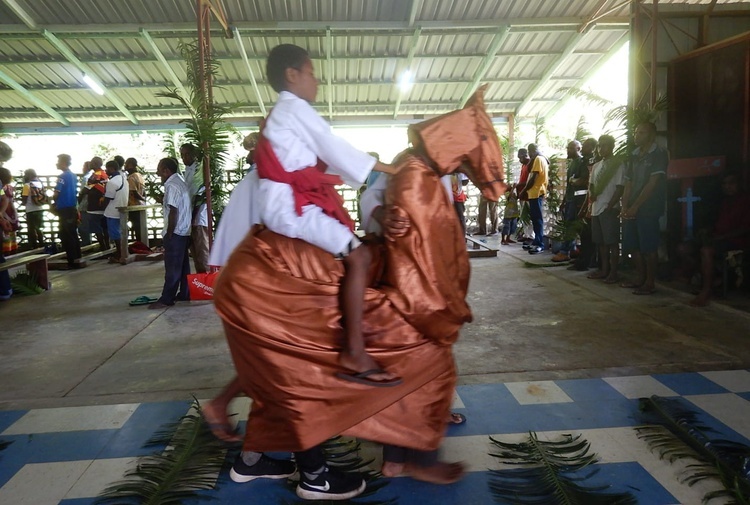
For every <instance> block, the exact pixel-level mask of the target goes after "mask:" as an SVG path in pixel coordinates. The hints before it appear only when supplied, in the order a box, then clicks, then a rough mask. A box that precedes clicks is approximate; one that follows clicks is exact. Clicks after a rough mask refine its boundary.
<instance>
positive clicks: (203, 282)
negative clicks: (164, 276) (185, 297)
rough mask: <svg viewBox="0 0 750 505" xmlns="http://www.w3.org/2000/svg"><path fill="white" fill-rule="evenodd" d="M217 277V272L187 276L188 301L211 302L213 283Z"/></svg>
mask: <svg viewBox="0 0 750 505" xmlns="http://www.w3.org/2000/svg"><path fill="white" fill-rule="evenodd" d="M218 276H219V272H208V273H203V274H188V276H187V279H188V289H189V290H190V300H212V299H213V297H214V283H215V282H216V278H217V277H218Z"/></svg>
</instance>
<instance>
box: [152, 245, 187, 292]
mask: <svg viewBox="0 0 750 505" xmlns="http://www.w3.org/2000/svg"><path fill="white" fill-rule="evenodd" d="M189 242H190V237H187V236H185V237H183V236H182V235H174V234H173V235H172V237H170V238H167V237H164V288H163V289H162V291H161V297H160V298H159V301H160V302H161V303H163V304H164V305H174V302H175V300H189V299H190V294H189V291H188V281H187V275H188V274H189V273H190V258H189V257H188V243H189ZM178 290H179V291H178Z"/></svg>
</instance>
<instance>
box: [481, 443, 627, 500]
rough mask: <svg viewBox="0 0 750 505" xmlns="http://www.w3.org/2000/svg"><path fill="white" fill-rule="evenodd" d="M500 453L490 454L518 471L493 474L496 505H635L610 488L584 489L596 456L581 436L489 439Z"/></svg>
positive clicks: (497, 471)
mask: <svg viewBox="0 0 750 505" xmlns="http://www.w3.org/2000/svg"><path fill="white" fill-rule="evenodd" d="M490 441H491V442H492V444H493V445H494V446H495V447H497V448H498V449H499V450H500V452H499V453H490V455H491V456H493V457H495V458H498V459H499V460H500V461H502V462H503V463H505V464H509V465H514V466H520V467H521V468H519V469H509V470H492V471H491V472H490V473H491V477H490V482H489V486H490V490H491V491H492V494H493V496H494V497H495V501H496V502H497V503H508V504H514V505H525V504H529V505H531V504H542V503H543V504H545V505H558V504H560V505H563V504H564V505H634V504H635V503H636V500H635V498H634V497H633V495H632V494H630V493H617V492H608V491H607V489H609V487H610V486H586V485H585V484H584V483H583V481H585V480H586V479H588V478H589V477H591V476H592V475H594V474H595V473H596V472H597V471H598V470H596V469H592V468H589V467H590V465H592V464H593V463H596V461H597V456H596V454H594V453H590V452H589V449H590V444H589V442H588V441H587V440H585V439H582V438H581V435H576V436H573V435H562V436H561V437H560V439H558V440H553V441H547V440H540V439H539V437H538V436H537V434H536V433H534V432H529V436H528V438H527V439H526V440H525V441H523V442H520V443H515V444H514V443H507V442H502V441H500V440H497V439H495V438H493V437H490Z"/></svg>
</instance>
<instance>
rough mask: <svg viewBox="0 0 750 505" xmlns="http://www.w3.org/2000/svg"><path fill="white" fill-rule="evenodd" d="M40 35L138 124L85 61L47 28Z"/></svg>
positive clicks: (124, 114)
mask: <svg viewBox="0 0 750 505" xmlns="http://www.w3.org/2000/svg"><path fill="white" fill-rule="evenodd" d="M42 35H43V36H44V38H45V39H47V41H48V42H49V43H50V44H52V45H53V46H55V48H56V49H57V50H58V51H60V53H62V55H63V56H65V58H67V60H68V61H69V62H70V63H72V64H73V65H75V66H76V68H78V70H80V71H81V72H82V73H83V74H85V75H88V76H89V77H90V78H91V79H92V80H94V82H96V83H97V84H98V85H99V86H100V87H101V88H102V90H103V91H104V96H106V97H107V99H108V100H109V101H110V102H112V104H113V105H114V106H115V107H117V109H118V110H119V111H120V112H121V113H122V115H123V116H125V117H126V118H128V120H130V122H131V123H133V124H138V119H136V117H135V116H134V115H133V113H131V112H130V110H128V107H127V106H126V105H125V104H124V103H123V102H122V100H120V99H119V98H117V97H116V96H115V95H114V93H112V91H110V90H108V89H107V88H106V87H105V86H104V84H102V82H101V81H99V79H98V78H97V77H96V74H94V72H92V71H91V69H90V68H89V67H88V66H87V65H86V64H85V63H83V62H82V61H81V60H79V59H78V57H77V56H76V55H75V54H73V51H71V50H70V48H69V47H68V46H67V45H65V43H64V42H62V41H61V40H60V39H58V38H57V37H55V34H53V33H51V32H49V31H47V30H42Z"/></svg>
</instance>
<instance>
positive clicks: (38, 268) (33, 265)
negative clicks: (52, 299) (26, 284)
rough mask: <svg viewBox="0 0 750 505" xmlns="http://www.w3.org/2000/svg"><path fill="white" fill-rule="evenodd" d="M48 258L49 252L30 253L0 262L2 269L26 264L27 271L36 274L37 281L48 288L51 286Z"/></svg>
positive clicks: (40, 285) (0, 268) (0, 269)
mask: <svg viewBox="0 0 750 505" xmlns="http://www.w3.org/2000/svg"><path fill="white" fill-rule="evenodd" d="M48 258H49V254H30V255H24V256H21V257H17V258H11V259H8V260H6V261H5V263H0V271H3V270H10V269H11V268H15V267H20V266H25V267H26V271H28V272H29V273H30V274H33V275H34V276H35V278H36V282H37V284H39V287H41V288H42V289H45V290H47V289H49V288H50V287H51V286H50V283H49V275H48V270H47V259H48Z"/></svg>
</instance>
